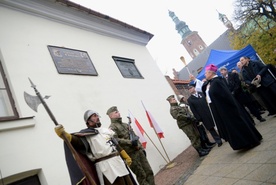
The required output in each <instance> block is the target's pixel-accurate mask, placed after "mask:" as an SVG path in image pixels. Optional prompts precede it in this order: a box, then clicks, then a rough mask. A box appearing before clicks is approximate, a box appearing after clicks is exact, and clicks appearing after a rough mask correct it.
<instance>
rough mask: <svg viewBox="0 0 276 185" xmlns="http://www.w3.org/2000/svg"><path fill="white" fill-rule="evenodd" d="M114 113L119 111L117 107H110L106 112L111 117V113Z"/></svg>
mask: <svg viewBox="0 0 276 185" xmlns="http://www.w3.org/2000/svg"><path fill="white" fill-rule="evenodd" d="M114 111H118V109H117V107H116V106H112V107H110V108H109V109H108V110H107V111H106V114H107V115H109V114H110V113H111V112H114Z"/></svg>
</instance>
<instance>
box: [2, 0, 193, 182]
mask: <svg viewBox="0 0 276 185" xmlns="http://www.w3.org/2000/svg"><path fill="white" fill-rule="evenodd" d="M0 24H1V29H0V52H1V53H0V54H1V55H0V59H1V62H2V64H3V66H4V69H5V72H6V75H7V79H8V82H9V85H10V87H11V89H12V93H13V97H14V100H15V102H16V106H17V109H18V111H19V114H20V117H21V118H25V117H30V116H34V118H32V119H23V120H15V121H8V122H0V138H1V139H0V148H1V152H0V170H1V174H2V178H7V177H10V176H12V175H15V174H18V173H22V172H26V171H30V170H35V172H34V173H38V175H39V177H40V180H41V183H42V184H43V185H46V184H48V185H64V184H70V179H69V175H68V171H67V167H66V164H65V158H64V151H63V142H62V140H61V139H60V138H58V137H57V136H56V134H55V132H54V123H53V122H52V121H51V119H50V117H49V116H48V114H47V112H46V111H45V109H44V108H43V106H42V105H40V106H39V108H38V113H36V112H34V111H33V110H31V109H30V108H29V107H28V105H27V104H26V103H25V100H24V97H23V92H24V91H26V92H28V93H29V94H32V95H35V93H34V91H33V89H32V88H31V87H30V86H31V85H30V82H29V80H28V78H30V79H31V80H32V81H33V82H34V83H35V84H36V85H37V89H38V90H39V91H40V93H41V94H42V95H43V96H45V95H50V96H51V97H50V98H49V99H47V100H46V102H47V104H48V106H49V107H50V109H51V110H52V112H53V114H54V115H55V117H56V119H57V121H58V122H59V123H60V124H63V125H64V127H65V129H66V130H67V131H68V132H76V131H79V130H80V129H83V128H85V123H84V120H83V113H84V112H85V111H86V110H87V109H94V110H96V111H98V112H99V113H100V115H101V121H102V124H103V126H104V127H108V126H109V123H110V121H109V118H108V117H107V115H106V114H105V113H106V110H107V109H108V108H109V107H111V106H113V105H116V106H117V107H118V109H119V111H120V112H121V115H122V117H123V120H124V121H125V122H127V118H126V116H127V115H128V110H131V112H132V113H133V114H134V116H135V117H136V118H137V119H138V121H139V122H140V123H141V125H142V127H143V128H144V129H145V131H146V132H147V134H148V135H149V136H150V138H151V139H152V140H153V141H154V142H155V144H156V146H157V147H158V149H159V150H160V151H161V152H162V155H163V156H164V157H165V158H166V154H165V153H164V150H163V147H164V149H165V150H166V152H167V154H168V156H169V158H170V160H173V159H174V158H175V157H176V156H177V155H178V154H179V153H180V152H182V151H183V150H184V149H185V148H187V147H188V146H189V145H190V143H189V140H188V139H187V137H186V135H185V134H184V133H183V132H182V131H181V130H179V129H178V127H177V125H176V121H175V120H173V119H172V117H171V115H170V113H169V104H168V102H167V101H166V98H167V97H168V96H169V95H170V94H173V90H172V89H171V87H170V86H169V84H168V82H167V81H166V79H165V77H164V76H163V75H162V73H161V71H160V70H159V68H158V66H157V64H156V63H155V61H154V60H153V58H152V57H151V55H150V53H149V52H148V50H147V48H146V46H144V45H142V44H138V43H134V42H128V41H126V40H122V39H118V38H115V37H112V36H104V35H101V34H98V33H94V32H91V31H87V30H85V29H80V28H77V27H74V26H69V25H66V24H63V23H62V22H55V21H52V20H49V19H45V18H42V17H38V16H34V15H31V14H28V13H23V12H21V11H17V10H14V9H10V8H7V7H5V6H3V5H1V2H0ZM141 39H142V38H141ZM47 45H53V46H59V47H65V48H71V49H77V50H83V51H87V53H88V54H89V56H90V59H91V60H92V62H93V64H94V66H95V68H96V70H97V72H98V76H83V75H64V74H59V73H58V72H57V69H56V67H55V64H54V62H53V60H52V58H51V55H50V53H49V51H48V48H47ZM112 56H118V57H125V58H131V59H134V60H135V65H136V67H137V68H138V70H139V71H140V73H141V75H142V76H143V77H144V78H143V79H129V78H124V77H123V76H122V75H121V73H120V71H119V69H118V68H117V66H116V64H115V62H114V61H113V59H112ZM168 62H169V61H168ZM141 101H143V103H144V104H145V106H146V108H147V109H148V110H149V111H150V112H151V113H152V115H153V116H154V118H155V120H156V121H157V122H158V124H159V125H160V127H161V128H162V130H163V131H164V136H165V138H163V139H161V142H162V144H163V147H162V145H161V144H160V142H159V140H158V139H157V137H156V135H155V133H154V130H153V129H152V128H150V126H149V122H148V120H147V117H146V114H145V111H144V109H143V106H142V104H141ZM146 139H147V141H148V144H147V148H146V151H147V157H148V160H149V162H150V164H151V166H152V168H153V171H154V173H155V174H156V173H157V172H158V171H159V170H160V169H161V168H162V167H164V166H165V165H166V162H165V160H164V159H163V157H162V156H161V155H160V154H159V152H158V151H157V149H156V148H155V147H154V145H153V144H152V143H151V142H150V140H149V139H148V138H147V137H146Z"/></svg>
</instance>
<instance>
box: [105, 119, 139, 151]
mask: <svg viewBox="0 0 276 185" xmlns="http://www.w3.org/2000/svg"><path fill="white" fill-rule="evenodd" d="M109 128H110V129H111V130H113V131H114V132H115V134H114V138H116V139H117V141H118V143H119V145H120V146H121V147H122V148H123V149H124V150H125V151H126V152H127V153H131V152H135V151H136V150H137V147H134V146H132V142H131V139H130V133H132V134H133V135H134V136H136V135H135V133H134V132H133V131H132V132H131V128H130V127H129V125H128V124H127V123H123V122H122V118H112V119H111V124H110V126H109ZM136 137H138V136H136ZM138 138H139V137H138ZM138 148H139V149H142V144H141V143H140V142H139V140H138Z"/></svg>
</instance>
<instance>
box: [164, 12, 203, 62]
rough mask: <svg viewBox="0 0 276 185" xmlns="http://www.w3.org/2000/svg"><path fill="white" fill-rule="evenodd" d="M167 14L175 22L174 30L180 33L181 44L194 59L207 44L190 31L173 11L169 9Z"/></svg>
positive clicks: (194, 32)
mask: <svg viewBox="0 0 276 185" xmlns="http://www.w3.org/2000/svg"><path fill="white" fill-rule="evenodd" d="M169 16H170V17H171V18H172V20H173V22H174V23H175V29H176V31H177V32H178V33H179V34H180V35H181V39H182V40H181V44H182V45H183V46H184V47H185V49H186V50H187V52H188V53H189V54H190V56H191V57H192V58H193V59H194V58H195V57H196V56H197V55H199V54H200V53H201V52H202V51H203V50H204V49H205V48H206V47H207V45H206V44H205V43H204V41H203V40H202V38H201V37H200V36H199V35H198V33H197V32H196V31H191V30H190V29H189V27H188V25H187V24H186V23H185V22H184V21H180V20H179V19H178V17H177V16H176V15H175V13H174V12H172V11H170V10H169Z"/></svg>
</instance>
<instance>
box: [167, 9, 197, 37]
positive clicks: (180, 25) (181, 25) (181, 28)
mask: <svg viewBox="0 0 276 185" xmlns="http://www.w3.org/2000/svg"><path fill="white" fill-rule="evenodd" d="M169 16H170V17H171V18H172V20H173V22H174V23H175V29H176V31H177V32H178V33H179V34H180V35H181V38H182V39H183V38H185V37H186V36H187V35H189V34H190V33H192V31H191V30H190V29H189V27H188V25H187V24H186V23H185V22H184V21H180V20H179V19H178V17H177V16H176V15H175V13H174V12H172V11H170V10H169Z"/></svg>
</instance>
